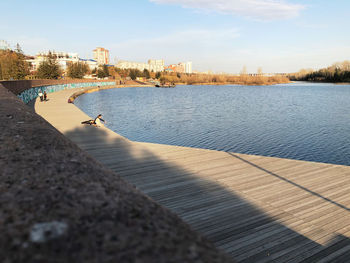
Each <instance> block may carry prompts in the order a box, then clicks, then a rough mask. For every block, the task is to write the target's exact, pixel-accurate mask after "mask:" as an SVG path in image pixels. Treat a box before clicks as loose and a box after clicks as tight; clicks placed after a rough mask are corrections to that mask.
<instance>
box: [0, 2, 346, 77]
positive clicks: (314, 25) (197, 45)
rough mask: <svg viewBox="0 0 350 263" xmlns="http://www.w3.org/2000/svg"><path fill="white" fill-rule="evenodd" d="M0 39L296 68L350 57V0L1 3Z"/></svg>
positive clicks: (214, 66) (204, 64) (251, 67)
mask: <svg viewBox="0 0 350 263" xmlns="http://www.w3.org/2000/svg"><path fill="white" fill-rule="evenodd" d="M0 10H1V18H0V21H1V22H0V40H5V41H7V42H8V43H9V44H10V45H11V47H14V46H15V45H16V44H17V43H19V44H20V46H21V47H22V49H23V51H24V52H25V53H26V54H29V55H35V54H36V53H38V52H43V51H49V50H54V51H65V52H74V53H78V54H79V56H80V57H81V58H92V56H93V55H92V50H93V49H94V48H96V47H104V48H106V49H108V50H109V51H110V60H111V63H115V62H116V61H118V60H127V61H136V62H147V61H148V59H164V62H165V64H166V65H169V64H173V63H179V62H185V61H192V63H193V70H197V71H202V72H203V71H208V70H210V71H212V72H215V73H220V72H225V73H239V72H241V71H242V69H243V68H244V67H245V68H246V69H247V71H248V72H250V73H255V72H257V71H258V69H259V68H261V69H262V71H263V72H265V73H282V72H284V73H288V72H297V71H299V70H300V69H303V68H312V69H315V70H316V69H320V68H324V67H327V66H330V65H332V64H333V63H335V62H340V61H344V60H350V34H349V26H350V16H349V11H350V1H348V0H332V1H331V0H99V1H96V0H94V1H91V0H84V1H81V0H60V1H58V0H0Z"/></svg>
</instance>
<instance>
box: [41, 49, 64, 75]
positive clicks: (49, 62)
mask: <svg viewBox="0 0 350 263" xmlns="http://www.w3.org/2000/svg"><path fill="white" fill-rule="evenodd" d="M61 74H62V71H61V69H60V66H59V65H58V63H57V61H56V59H55V58H54V57H53V56H52V55H50V53H49V55H48V56H47V58H46V59H45V60H44V61H43V62H41V63H40V65H39V67H38V70H37V72H36V76H37V77H39V78H41V79H58V78H59V76H60V75H61Z"/></svg>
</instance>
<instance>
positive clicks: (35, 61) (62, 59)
mask: <svg viewBox="0 0 350 263" xmlns="http://www.w3.org/2000/svg"><path fill="white" fill-rule="evenodd" d="M0 49H10V45H9V44H8V43H7V42H6V41H4V40H0ZM48 56H51V57H53V58H55V59H56V61H57V63H58V64H59V66H60V67H61V68H62V69H63V70H66V69H67V67H68V64H69V63H76V62H84V63H86V64H87V65H88V66H89V68H90V69H91V70H93V69H96V68H98V67H99V66H100V65H110V61H109V51H108V50H107V49H105V48H102V47H97V48H95V49H94V50H93V59H83V58H79V56H78V54H77V53H69V52H56V51H50V52H41V53H38V54H37V55H35V56H30V57H28V59H27V62H29V64H30V65H31V71H36V70H37V68H38V67H39V65H40V64H41V63H42V62H43V61H44V60H45V59H46V58H47V57H48ZM110 66H115V67H117V68H121V69H138V70H140V71H144V70H145V69H146V70H148V71H150V72H152V71H153V72H163V71H166V72H176V73H192V62H181V63H178V64H172V65H169V66H165V64H164V60H163V59H150V60H148V62H147V63H142V62H132V61H125V60H120V61H118V62H117V63H116V64H115V65H110Z"/></svg>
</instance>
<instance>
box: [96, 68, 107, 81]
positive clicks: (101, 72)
mask: <svg viewBox="0 0 350 263" xmlns="http://www.w3.org/2000/svg"><path fill="white" fill-rule="evenodd" d="M108 76H109V70H108V66H107V65H103V66H102V68H101V67H100V68H99V69H98V70H97V77H98V78H100V79H103V78H107V77H108Z"/></svg>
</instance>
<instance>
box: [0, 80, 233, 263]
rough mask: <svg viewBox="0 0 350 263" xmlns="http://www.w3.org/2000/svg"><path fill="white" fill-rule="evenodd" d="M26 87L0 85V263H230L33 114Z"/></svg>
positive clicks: (174, 217)
mask: <svg viewBox="0 0 350 263" xmlns="http://www.w3.org/2000/svg"><path fill="white" fill-rule="evenodd" d="M96 83H97V82H96ZM22 84H23V85H24V86H25V87H26V88H24V87H23V88H21V85H22ZM56 84H57V83H56ZM56 84H55V85H56ZM66 84H69V83H66ZM40 85H42V86H43V84H42V83H41V84H40ZM40 85H39V86H40ZM46 85H50V84H49V83H46V84H45V86H46ZM57 85H58V84H57ZM4 86H5V87H6V88H5V87H4ZM11 87H12V88H11ZM30 88H32V84H30V83H29V84H28V83H26V82H18V83H12V84H8V83H5V85H2V83H0V129H1V133H0V233H1V235H0V262H231V259H230V258H229V257H227V256H226V255H225V254H223V253H222V252H220V251H218V250H217V249H216V248H215V247H214V246H213V245H212V244H211V243H210V242H208V241H207V240H206V239H205V238H203V237H202V236H200V235H199V234H197V233H196V232H194V231H193V230H192V229H191V228H190V227H189V226H188V225H186V224H185V223H184V222H183V221H182V220H181V219H179V218H178V217H177V216H176V215H175V214H173V213H171V212H169V211H168V210H167V209H165V208H163V207H162V206H160V205H158V204H157V203H155V202H154V201H152V200H151V199H150V198H148V197H147V196H145V195H144V194H142V193H141V192H140V191H138V190H137V189H135V188H134V187H133V186H132V185H130V184H128V183H126V182H125V181H124V180H122V179H121V178H120V177H119V176H118V175H117V174H115V173H113V172H112V171H110V170H108V169H107V168H105V167H104V166H102V165H101V164H100V163H98V162H97V161H96V160H94V159H93V158H91V157H90V156H89V155H88V154H86V153H85V152H84V151H82V150H81V149H79V148H78V147H77V146H76V145H75V144H74V143H72V142H71V141H69V140H68V139H67V138H65V137H64V136H63V135H62V134H61V133H59V132H58V131H57V130H56V129H55V128H54V127H52V126H51V125H50V124H49V123H48V122H46V121H45V120H44V119H43V118H41V117H40V116H38V115H37V114H36V113H35V112H33V110H32V109H31V108H29V107H28V106H27V105H25V104H24V103H23V102H22V101H21V100H20V99H19V98H18V97H17V96H16V95H18V94H20V93H23V92H24V91H25V90H28V89H30Z"/></svg>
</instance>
